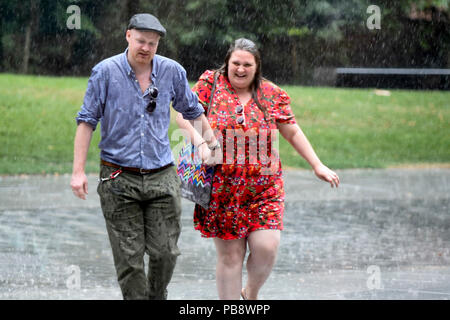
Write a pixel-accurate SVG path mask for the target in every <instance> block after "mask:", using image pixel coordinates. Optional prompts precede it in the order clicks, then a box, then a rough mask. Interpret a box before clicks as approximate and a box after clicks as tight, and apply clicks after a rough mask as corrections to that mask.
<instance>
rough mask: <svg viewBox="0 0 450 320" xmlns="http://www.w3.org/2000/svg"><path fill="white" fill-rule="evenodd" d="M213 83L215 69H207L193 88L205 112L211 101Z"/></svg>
mask: <svg viewBox="0 0 450 320" xmlns="http://www.w3.org/2000/svg"><path fill="white" fill-rule="evenodd" d="M213 83H214V71H212V70H207V71H205V72H204V73H203V74H202V75H201V76H200V78H199V79H198V81H197V83H196V84H195V85H194V87H193V88H192V91H193V92H195V93H196V94H197V96H198V102H200V104H201V105H202V106H203V108H204V109H205V112H206V109H207V106H208V103H209V97H210V96H211V90H212V85H213Z"/></svg>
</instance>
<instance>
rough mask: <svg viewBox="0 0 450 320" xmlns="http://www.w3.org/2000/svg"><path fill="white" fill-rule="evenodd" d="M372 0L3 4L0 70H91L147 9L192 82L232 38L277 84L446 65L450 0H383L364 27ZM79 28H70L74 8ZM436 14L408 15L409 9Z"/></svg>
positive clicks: (216, 62)
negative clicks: (243, 42)
mask: <svg viewBox="0 0 450 320" xmlns="http://www.w3.org/2000/svg"><path fill="white" fill-rule="evenodd" d="M371 2H372V1H369V0H279V1H273V0H272V1H268V0H247V1H242V0H146V1H144V0H140V1H139V0H58V1H52V0H23V1H8V0H0V15H1V20H0V27H1V28H0V37H1V41H0V68H1V70H3V71H7V72H26V73H34V74H56V75H88V74H89V72H90V70H91V68H92V66H93V65H94V64H95V63H97V62H98V61H100V60H101V59H103V58H106V57H108V56H111V55H114V54H117V53H120V52H123V50H124V49H125V48H126V41H125V30H126V26H127V22H128V20H129V18H130V17H131V15H133V14H134V13H138V12H150V13H153V14H154V15H156V16H157V17H158V18H159V19H160V20H161V22H162V23H163V25H164V26H165V27H166V29H167V31H168V33H167V36H166V37H165V38H164V39H163V40H162V41H161V42H160V48H159V52H160V53H161V54H163V55H166V56H169V57H171V58H173V59H175V60H177V61H179V62H180V63H182V64H183V66H185V67H186V69H187V71H188V75H189V76H190V78H191V79H195V78H197V77H198V76H199V75H200V74H201V73H202V72H203V71H204V70H205V69H208V68H215V67H218V66H220V65H221V63H222V59H223V57H224V55H225V52H226V50H227V48H228V46H229V44H230V43H231V42H232V41H233V40H234V39H236V38H238V37H247V38H250V39H252V40H254V41H255V42H256V43H258V45H259V46H260V49H261V53H262V57H263V71H264V74H265V75H266V76H267V77H268V78H270V79H272V80H274V81H278V82H292V83H303V84H309V83H312V80H313V78H314V71H315V68H317V67H340V66H377V67H386V66H393V67H403V66H405V67H406V66H421V67H443V68H445V67H447V66H448V63H449V51H450V50H449V49H450V48H449V42H450V38H449V30H450V28H449V17H448V10H449V8H448V3H449V1H448V0H447V1H446V0H405V1H389V0H378V1H377V5H378V6H379V7H380V9H381V15H382V17H381V19H382V20H381V21H382V22H381V24H382V27H381V30H368V29H367V27H366V19H367V18H368V16H369V14H368V13H367V7H368V6H369V5H370V4H371ZM72 4H75V5H77V6H79V7H80V9H81V29H79V30H70V29H68V28H67V26H66V21H67V18H68V16H69V14H68V13H67V12H66V10H67V7H68V6H69V5H72ZM412 8H415V10H417V11H420V12H422V13H423V12H427V14H428V13H429V12H432V17H431V20H430V19H428V20H427V19H425V18H423V17H422V18H420V19H415V20H414V19H412V18H411V17H410V16H411V10H412Z"/></svg>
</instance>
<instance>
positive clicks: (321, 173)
mask: <svg viewBox="0 0 450 320" xmlns="http://www.w3.org/2000/svg"><path fill="white" fill-rule="evenodd" d="M313 170H314V173H315V174H316V176H317V177H318V178H319V179H321V180H323V181H326V182H329V183H330V184H331V187H332V188H333V187H336V188H337V187H338V186H339V176H338V175H337V174H336V172H334V171H333V170H330V169H329V168H328V167H327V166H325V165H323V164H322V163H321V164H319V165H317V166H315V167H314V168H313Z"/></svg>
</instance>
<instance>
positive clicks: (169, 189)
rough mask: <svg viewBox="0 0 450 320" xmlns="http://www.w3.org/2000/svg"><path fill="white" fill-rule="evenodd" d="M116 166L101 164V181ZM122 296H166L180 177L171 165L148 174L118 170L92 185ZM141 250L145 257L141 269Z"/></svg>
mask: <svg viewBox="0 0 450 320" xmlns="http://www.w3.org/2000/svg"><path fill="white" fill-rule="evenodd" d="M116 170H117V169H115V168H112V167H109V166H105V165H101V167H100V179H101V178H107V177H109V176H110V175H111V173H113V172H115V171H116ZM97 192H98V194H99V195H100V201H101V207H102V211H103V215H104V217H105V221H106V229H107V231H108V236H109V241H110V244H111V248H112V253H113V257H114V265H115V267H116V272H117V278H118V282H119V286H120V288H121V290H122V295H123V298H124V299H126V300H128V299H152V300H165V299H167V286H168V284H169V282H170V280H171V278H172V274H173V270H174V268H175V264H176V259H177V256H178V255H179V254H180V251H179V249H178V246H177V242H178V238H179V235H180V232H181V223H180V216H181V200H180V181H179V178H178V176H177V174H176V171H175V169H174V167H173V166H171V167H168V168H166V169H164V170H162V171H159V172H156V173H150V174H144V175H141V174H137V173H131V172H127V171H123V172H122V173H121V174H119V175H118V176H117V177H116V178H114V179H110V180H106V181H103V182H102V181H100V182H99V185H98V187H97ZM144 253H147V254H148V256H149V263H148V272H147V275H146V274H145V270H144Z"/></svg>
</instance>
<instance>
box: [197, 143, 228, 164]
mask: <svg viewBox="0 0 450 320" xmlns="http://www.w3.org/2000/svg"><path fill="white" fill-rule="evenodd" d="M198 152H199V155H200V159H201V160H202V163H203V164H206V165H208V166H213V165H216V164H218V163H219V159H220V157H221V156H222V154H221V152H220V149H216V150H214V151H211V149H209V148H208V145H207V144H206V143H202V144H201V145H200V146H199V147H198ZM218 153H220V154H218Z"/></svg>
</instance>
